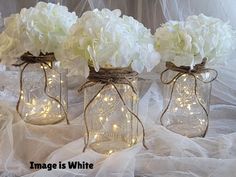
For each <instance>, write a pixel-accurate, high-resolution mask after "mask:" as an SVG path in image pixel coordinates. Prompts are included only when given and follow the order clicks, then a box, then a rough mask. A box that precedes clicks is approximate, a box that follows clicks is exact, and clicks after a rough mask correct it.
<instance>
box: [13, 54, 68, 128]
mask: <svg viewBox="0 0 236 177" xmlns="http://www.w3.org/2000/svg"><path fill="white" fill-rule="evenodd" d="M20 59H21V61H22V63H20V64H13V66H16V67H21V66H23V68H22V70H21V72H20V96H19V98H18V101H17V104H16V110H17V112H18V114H19V115H20V117H21V118H22V115H21V113H20V111H19V107H20V104H21V98H22V94H23V73H24V71H25V69H26V68H27V66H29V65H30V64H36V63H37V64H40V66H41V68H42V70H43V73H44V83H45V84H44V94H45V95H46V96H47V97H49V98H51V99H53V100H54V101H56V102H57V103H58V104H59V105H60V107H61V108H62V110H63V112H64V115H65V118H66V122H67V124H69V120H68V117H67V112H66V110H65V108H64V106H63V104H62V103H61V101H60V100H58V99H57V98H55V97H53V96H51V95H50V94H49V93H47V87H48V81H47V72H46V70H45V68H44V65H46V66H48V68H50V69H52V66H53V65H52V63H53V61H56V59H55V57H54V54H53V53H47V54H43V53H40V55H39V56H38V57H35V56H33V55H32V54H31V53H29V52H27V53H25V54H24V55H22V56H21V57H20Z"/></svg>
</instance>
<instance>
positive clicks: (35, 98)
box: [17, 56, 67, 125]
mask: <svg viewBox="0 0 236 177" xmlns="http://www.w3.org/2000/svg"><path fill="white" fill-rule="evenodd" d="M26 57H27V56H26ZM31 57H33V56H31ZM45 57H46V56H45ZM33 59H34V60H36V61H38V58H37V57H33ZM26 60H27V59H26ZM40 60H41V61H43V60H44V56H41V57H40ZM26 64H27V63H26ZM20 72H21V78H20V85H21V88H20V98H19V100H18V103H17V107H18V111H19V114H20V116H21V117H22V119H23V120H24V121H25V122H27V123H30V124H35V125H47V124H56V123H58V122H61V121H62V120H64V119H65V118H67V77H66V75H67V71H66V70H64V69H61V68H60V65H59V63H58V62H55V61H53V62H47V61H45V62H30V63H28V65H27V66H26V65H25V64H24V65H22V66H21V71H20Z"/></svg>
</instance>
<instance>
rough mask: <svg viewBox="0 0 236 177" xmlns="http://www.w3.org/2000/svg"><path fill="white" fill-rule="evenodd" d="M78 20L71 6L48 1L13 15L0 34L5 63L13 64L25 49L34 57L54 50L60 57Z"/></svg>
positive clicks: (7, 19)
mask: <svg viewBox="0 0 236 177" xmlns="http://www.w3.org/2000/svg"><path fill="white" fill-rule="evenodd" d="M77 19H78V18H77V16H76V15H75V13H70V12H68V9H67V7H64V6H60V5H58V4H52V3H45V2H39V3H37V5H36V6H35V7H31V8H29V9H25V8H24V9H22V10H21V12H20V13H19V14H14V15H11V16H10V17H8V18H6V19H5V21H4V23H5V29H4V31H3V32H2V33H1V34H0V58H1V59H2V63H3V64H13V63H15V62H16V60H17V58H19V57H20V56H21V55H23V54H24V53H25V52H30V53H31V54H33V55H34V56H38V55H39V54H40V52H42V53H50V52H53V53H55V55H56V56H57V55H58V53H59V50H61V46H62V44H63V43H64V40H65V39H66V37H67V36H68V34H69V29H70V28H71V26H72V25H73V24H74V23H75V22H76V20H77Z"/></svg>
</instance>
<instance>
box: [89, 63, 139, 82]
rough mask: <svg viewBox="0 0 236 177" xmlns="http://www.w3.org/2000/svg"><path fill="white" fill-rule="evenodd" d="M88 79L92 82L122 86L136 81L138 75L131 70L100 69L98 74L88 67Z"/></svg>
mask: <svg viewBox="0 0 236 177" xmlns="http://www.w3.org/2000/svg"><path fill="white" fill-rule="evenodd" d="M89 69H90V72H89V76H88V79H89V80H90V81H94V82H101V83H114V84H123V83H127V82H132V81H134V80H136V79H137V77H138V73H137V72H135V71H133V70H132V69H131V68H100V69H99V71H98V72H96V71H95V69H94V68H93V67H91V66H90V67H89Z"/></svg>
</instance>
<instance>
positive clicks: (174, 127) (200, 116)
mask: <svg viewBox="0 0 236 177" xmlns="http://www.w3.org/2000/svg"><path fill="white" fill-rule="evenodd" d="M169 73H170V74H169V75H168V76H167V77H166V80H168V81H170V80H171V79H173V78H174V76H175V75H176V74H177V73H176V72H173V71H169ZM195 76H196V79H197V85H196V94H195V78H194V77H193V76H192V75H189V74H184V75H182V76H181V77H180V78H179V79H177V80H176V82H175V85H174V89H173V94H172V97H171V90H172V88H173V84H174V81H173V82H172V83H171V84H169V85H166V86H165V89H164V109H165V108H166V107H167V105H168V103H169V100H170V99H171V101H170V104H169V108H168V109H167V110H166V112H165V114H164V115H163V117H162V118H161V123H162V125H164V126H165V127H166V128H167V129H169V130H171V131H173V132H175V133H178V134H181V135H184V136H188V137H203V136H205V133H206V131H207V128H208V122H209V120H208V116H207V114H206V112H205V111H204V109H203V107H204V108H205V110H206V111H207V113H208V114H209V103H210V93H211V83H204V82H202V81H208V80H209V79H210V75H209V73H203V74H195ZM201 105H202V106H201Z"/></svg>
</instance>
